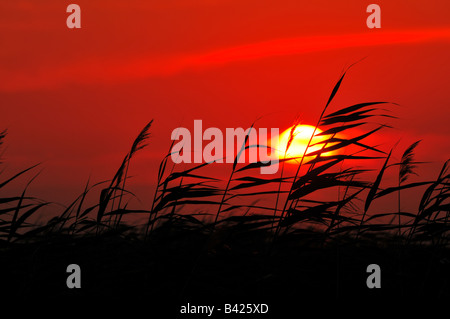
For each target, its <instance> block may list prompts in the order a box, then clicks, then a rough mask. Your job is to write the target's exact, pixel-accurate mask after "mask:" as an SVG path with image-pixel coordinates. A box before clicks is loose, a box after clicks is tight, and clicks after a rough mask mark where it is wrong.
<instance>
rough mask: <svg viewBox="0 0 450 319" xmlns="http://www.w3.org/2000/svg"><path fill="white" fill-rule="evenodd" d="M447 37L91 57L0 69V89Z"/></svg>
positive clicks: (376, 37) (361, 38)
mask: <svg viewBox="0 0 450 319" xmlns="http://www.w3.org/2000/svg"><path fill="white" fill-rule="evenodd" d="M442 40H444V41H449V40H450V29H448V28H446V29H427V30H409V31H388V32H385V31H381V30H371V31H369V32H366V33H360V34H346V35H333V36H313V37H298V38H286V39H274V40H268V41H263V42H258V43H251V44H246V45H239V46H233V47H228V48H223V49H217V50H212V51H208V52H202V53H191V54H179V55H176V56H171V57H155V56H146V57H131V58H129V59H124V58H114V57H109V58H104V57H93V58H90V59H89V60H86V61H79V62H77V63H72V64H70V65H63V66H61V67H47V68H45V69H42V68H41V69H29V70H26V71H24V70H20V71H14V70H3V71H2V70H0V71H1V72H0V90H1V91H21V90H35V89H46V88H55V87H59V86H63V85H67V84H70V83H78V84H95V83H120V82H126V81H130V80H138V79H145V78H152V77H167V76H172V75H176V74H179V73H181V72H186V71H192V70H204V69H209V68H212V67H217V66H221V65H226V64H229V63H233V62H238V61H249V60H258V59H264V58H267V57H276V56H279V57H281V56H287V55H296V54H305V53H312V52H319V51H328V50H337V49H344V48H353V47H369V46H380V45H394V44H395V45H397V44H408V43H418V42H427V41H442Z"/></svg>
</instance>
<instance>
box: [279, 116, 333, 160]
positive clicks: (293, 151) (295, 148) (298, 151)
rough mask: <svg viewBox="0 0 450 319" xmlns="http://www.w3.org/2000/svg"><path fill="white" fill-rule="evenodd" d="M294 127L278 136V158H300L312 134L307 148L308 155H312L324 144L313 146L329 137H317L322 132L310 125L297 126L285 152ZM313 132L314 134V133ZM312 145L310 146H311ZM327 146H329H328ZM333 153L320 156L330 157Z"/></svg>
mask: <svg viewBox="0 0 450 319" xmlns="http://www.w3.org/2000/svg"><path fill="white" fill-rule="evenodd" d="M293 128H294V126H291V127H289V128H288V129H287V130H285V131H284V132H283V133H281V134H280V136H279V144H278V146H277V147H276V154H277V156H278V158H285V157H286V158H291V157H300V158H301V157H302V156H303V155H304V154H305V150H306V147H307V146H308V143H309V141H310V139H311V136H312V135H313V134H314V137H313V139H312V141H311V143H310V146H309V148H308V152H307V154H308V153H312V152H314V151H317V150H320V149H321V148H322V147H323V145H324V144H319V145H314V144H316V143H319V142H321V141H324V140H326V139H327V138H329V136H322V135H319V134H320V133H322V130H321V129H319V128H317V129H316V128H315V127H314V126H311V125H306V124H303V125H297V127H296V128H295V130H294V133H293V139H292V141H291V143H290V145H289V148H288V150H287V152H286V147H287V144H288V141H289V137H290V134H291V131H292V129H293ZM314 131H315V132H314ZM311 145H312V146H311ZM328 146H329V145H328ZM332 153H333V152H327V153H325V154H322V156H329V155H332Z"/></svg>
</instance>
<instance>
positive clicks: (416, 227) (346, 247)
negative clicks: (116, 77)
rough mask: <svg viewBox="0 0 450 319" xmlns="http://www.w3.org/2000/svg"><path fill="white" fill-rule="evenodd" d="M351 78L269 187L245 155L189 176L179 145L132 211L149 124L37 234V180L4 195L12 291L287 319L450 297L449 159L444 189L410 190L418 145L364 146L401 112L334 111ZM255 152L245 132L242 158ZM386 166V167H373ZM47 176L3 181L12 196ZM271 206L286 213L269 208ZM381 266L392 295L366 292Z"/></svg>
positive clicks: (4, 240) (6, 279)
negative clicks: (305, 312)
mask: <svg viewBox="0 0 450 319" xmlns="http://www.w3.org/2000/svg"><path fill="white" fill-rule="evenodd" d="M345 75H346V73H344V74H343V75H342V76H341V77H340V79H339V80H338V82H337V84H336V85H335V86H334V88H333V90H332V93H331V95H330V97H329V100H328V102H327V104H326V105H325V107H324V109H323V112H322V114H321V115H320V117H319V119H318V121H317V125H316V128H317V127H320V128H321V129H322V130H323V132H322V133H321V135H323V136H327V138H326V139H325V140H323V141H320V142H318V143H313V140H312V137H311V140H310V141H309V143H308V147H307V148H306V150H305V154H303V156H302V157H301V158H297V159H290V158H283V159H280V160H279V162H280V164H281V170H280V172H279V173H278V174H277V175H273V176H270V177H267V176H264V177H262V176H261V175H259V174H258V173H257V171H258V169H259V168H260V167H261V166H263V165H266V164H264V163H251V164H238V156H239V155H238V156H236V159H235V161H234V163H233V165H232V167H231V170H230V174H229V178H228V179H227V180H225V181H222V180H220V179H218V178H216V177H215V176H208V175H207V174H203V173H202V172H203V170H204V169H205V168H206V167H208V166H209V165H211V163H202V164H198V165H192V166H191V167H188V168H185V169H179V166H176V165H174V164H171V161H170V156H171V152H172V146H173V144H172V145H171V147H170V149H169V151H168V153H167V154H166V156H164V158H163V160H162V161H161V163H160V166H159V170H158V174H157V181H156V189H155V193H154V195H153V201H152V204H151V206H150V207H148V208H146V209H130V208H128V206H129V201H130V199H132V198H133V197H134V194H132V193H131V192H130V191H128V190H127V189H126V182H127V179H128V167H129V165H130V163H131V159H132V158H133V157H134V156H135V154H136V153H137V152H139V150H141V149H142V148H144V147H145V146H146V143H147V139H148V137H149V134H150V128H151V124H152V122H150V123H148V124H147V125H146V126H145V127H144V128H143V130H142V131H141V132H140V134H139V135H138V137H137V138H136V139H135V141H134V142H133V144H132V147H131V149H130V151H129V152H128V153H127V154H126V155H125V157H124V159H123V161H122V163H121V165H120V167H119V169H118V170H117V172H116V173H115V175H114V176H113V178H112V179H111V180H110V181H106V182H99V183H96V184H92V185H90V182H88V183H87V185H86V187H85V190H84V191H83V193H82V194H81V195H79V196H78V197H77V198H76V199H75V200H74V201H73V202H72V203H70V204H69V205H68V206H67V207H66V208H64V209H63V210H62V211H61V212H60V213H58V215H57V216H56V217H53V218H51V219H49V220H48V221H46V222H45V223H41V224H38V225H36V224H34V223H32V222H29V221H30V220H31V217H32V216H35V215H36V214H38V213H39V212H40V211H42V210H43V209H44V207H48V206H49V204H50V203H48V202H44V201H41V200H39V199H37V198H33V197H29V196H28V195H27V194H28V187H29V185H30V183H31V181H32V180H33V179H34V178H35V176H34V177H32V178H29V180H28V181H27V182H26V186H25V187H24V190H23V192H22V194H20V195H19V196H15V197H0V247H1V250H0V254H1V256H2V263H1V264H2V266H1V267H2V270H1V273H2V276H3V278H2V279H1V282H3V287H6V288H5V289H4V290H3V291H4V292H7V294H8V296H10V297H11V296H13V297H14V298H22V299H24V300H26V299H34V298H37V296H36V295H37V294H39V295H40V297H44V296H45V297H46V298H66V297H71V298H74V297H77V298H94V299H96V298H97V299H98V298H106V299H107V300H121V301H123V300H125V299H127V298H129V299H130V300H134V301H139V300H150V301H149V302H153V304H154V305H160V304H162V303H164V302H169V303H172V304H173V305H180V304H181V303H183V302H186V300H199V302H200V304H201V303H203V304H204V303H205V302H206V300H212V302H214V301H217V300H234V301H236V302H240V303H242V302H248V301H249V300H252V301H253V302H266V303H269V304H270V303H273V304H274V306H273V307H275V309H277V310H279V311H281V309H282V308H283V307H284V308H283V309H285V307H286V304H288V303H289V302H288V301H289V300H291V301H292V300H306V299H311V300H312V299H315V298H324V299H328V300H352V301H354V300H357V299H366V300H367V298H369V299H370V298H372V299H373V298H381V299H386V300H388V299H391V300H392V299H394V300H397V299H398V298H401V297H404V298H405V299H407V298H411V297H420V296H422V297H425V296H426V297H430V298H434V299H439V298H440V299H445V298H448V297H450V289H449V288H450V287H449V282H448V280H449V277H450V255H449V252H450V250H449V237H448V234H449V230H450V222H449V214H450V201H449V198H450V193H449V190H450V188H449V185H450V184H449V176H450V175H449V167H448V166H449V161H447V162H445V163H444V164H443V166H442V169H441V171H440V172H439V173H438V174H437V178H436V179H435V180H430V181H420V182H408V181H407V179H408V176H409V175H411V174H414V172H415V169H416V165H417V164H419V163H418V162H415V160H414V149H415V147H416V146H417V144H418V142H416V143H414V144H412V145H411V146H410V147H408V148H407V149H406V150H405V151H404V153H403V156H402V157H401V161H400V162H398V163H396V162H393V160H392V158H393V156H392V154H393V153H394V152H395V151H396V149H391V150H383V149H380V147H379V146H374V145H369V144H367V143H366V142H365V140H367V138H368V137H370V136H373V135H375V134H377V133H379V131H381V130H384V129H387V128H389V126H388V125H386V124H383V123H379V124H374V122H373V121H379V120H382V119H385V118H392V116H391V115H389V114H388V110H386V109H384V107H387V106H388V105H389V103H387V102H382V101H381V102H365V103H359V104H355V105H351V106H346V107H342V108H339V109H338V110H337V111H334V112H331V113H330V112H328V110H329V108H330V105H331V104H332V102H333V99H334V97H335V96H336V94H337V93H338V91H339V88H340V86H341V84H342V82H343V80H344V78H345ZM293 132H294V130H291V135H292V134H293ZM5 137H6V131H4V132H2V133H0V146H1V143H3V140H4V138H5ZM292 138H293V136H291V137H290V140H291V141H292ZM318 145H319V146H320V147H321V148H320V149H319V150H317V146H318ZM289 146H290V143H288V145H287V148H289ZM312 146H315V147H316V148H315V150H314V151H310V150H309V149H311V147H312ZM251 147H255V145H250V144H249V141H248V136H247V138H246V139H245V142H244V144H243V145H242V147H241V153H242V152H244V151H246V150H248V149H249V148H251ZM256 147H258V146H256ZM259 147H261V146H259ZM330 152H334V153H332V154H333V155H329V154H330ZM285 153H287V149H286V152H285ZM324 154H327V155H326V156H325V155H324ZM293 160H296V161H297V164H296V165H297V167H296V170H295V173H294V174H293V175H292V176H287V175H288V174H289V171H288V170H285V169H284V167H285V165H292V164H286V162H288V161H291V162H292V161H293ZM374 162H375V163H380V164H381V168H379V169H378V170H374V169H372V168H370V167H366V166H364V163H369V164H370V163H371V164H373V163H374ZM225 167H229V166H225ZM361 167H362V168H361ZM396 167H397V169H398V171H399V173H398V184H397V185H393V186H385V183H384V180H383V178H384V177H385V175H386V174H388V173H390V171H392V170H393V169H394V168H396ZM35 169H36V166H33V167H30V168H27V169H24V170H23V171H20V172H19V173H16V174H14V175H13V176H12V177H9V178H6V179H5V180H4V181H1V182H0V194H1V191H2V190H3V189H5V188H6V187H7V186H8V184H9V183H10V182H12V181H15V180H18V179H23V178H24V175H26V174H29V173H32V172H33V171H34V170H35ZM374 172H375V173H376V174H375V176H374V179H373V180H368V179H367V176H372V175H373V173H374ZM2 174H4V173H2ZM371 174H372V175H371ZM0 177H1V175H0ZM406 189H416V192H417V194H419V193H420V194H422V195H421V198H420V203H419V205H418V207H417V209H416V210H415V211H404V210H402V205H401V199H402V198H401V197H400V194H401V192H402V191H404V190H406ZM92 192H98V193H99V195H98V202H96V203H95V204H87V203H86V197H87V195H88V194H90V193H92ZM392 195H397V203H396V204H395V205H394V206H396V207H392V211H389V209H390V208H384V209H385V210H386V211H381V212H380V211H379V208H377V207H375V206H374V203H376V202H377V201H379V200H381V199H383V198H389V197H388V196H392ZM261 198H272V199H273V203H274V204H271V205H265V204H260V203H258V200H259V199H261ZM391 202H394V201H391ZM142 219H143V220H144V222H139V223H138V222H136V223H134V224H133V223H130V222H129V221H130V220H135V221H137V220H140V221H141V220H142ZM394 219H397V221H398V222H397V223H394V222H393V220H394ZM124 220H127V222H125V221H124ZM70 263H78V264H80V266H81V268H82V269H83V288H82V289H81V290H69V289H67V287H66V286H65V278H66V275H67V274H66V273H65V267H66V266H67V265H68V264H70ZM372 263H376V264H379V265H380V266H381V268H382V271H383V272H382V273H383V288H382V289H368V288H367V286H366V284H365V280H366V278H367V273H366V267H367V266H368V265H369V264H372ZM277 302H278V303H277ZM281 304H284V306H283V307H282V306H280V305H281ZM277 307H278V308H277ZM175 308H177V306H173V307H172V308H171V309H175ZM175 310H176V309H175Z"/></svg>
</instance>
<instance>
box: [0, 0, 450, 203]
mask: <svg viewBox="0 0 450 319" xmlns="http://www.w3.org/2000/svg"><path fill="white" fill-rule="evenodd" d="M76 3H77V4H79V5H80V7H81V10H82V11H81V12H82V13H81V15H82V16H81V18H82V22H81V23H82V28H81V29H78V30H69V29H68V28H67V27H66V23H65V22H66V18H67V16H68V14H67V13H66V7H67V5H68V4H70V2H67V3H64V2H61V1H56V0H42V1H36V0H34V1H20V0H17V1H9V2H2V3H0V105H1V106H0V107H1V112H0V114H1V115H0V116H1V117H0V129H3V128H7V129H8V132H9V135H8V139H7V149H6V151H5V152H4V154H3V158H4V160H5V162H6V163H8V170H7V172H13V171H14V170H17V169H20V168H24V167H26V166H29V165H32V164H34V163H37V162H43V165H42V167H43V168H44V171H43V172H42V174H41V176H40V177H39V178H38V180H37V181H36V182H35V186H34V190H35V193H37V194H42V196H44V197H46V199H49V200H55V198H58V199H59V198H60V199H61V201H63V202H64V201H67V200H69V199H72V198H74V196H75V195H77V194H78V193H79V192H80V190H81V189H82V188H83V185H84V183H85V181H86V180H87V178H88V177H89V175H91V178H92V179H93V180H96V181H98V180H103V179H107V178H110V177H111V176H112V175H113V173H114V170H115V168H116V167H117V166H118V165H119V163H120V161H121V159H122V157H123V155H124V154H125V153H126V152H127V150H128V149H129V146H130V144H131V142H132V140H133V139H134V137H135V136H136V134H137V133H138V132H139V130H140V129H141V128H142V127H143V126H144V125H145V124H146V123H147V122H148V121H149V120H151V119H154V120H155V122H154V126H153V129H152V138H151V140H150V145H149V148H148V149H146V150H145V151H143V152H142V153H141V154H140V155H138V156H137V157H136V158H135V161H134V162H133V163H132V166H133V168H132V174H138V176H137V177H136V181H135V184H136V185H141V186H146V185H151V183H152V181H153V180H154V178H155V173H154V172H155V169H156V167H157V165H158V162H159V160H160V159H161V158H162V156H163V154H164V153H165V152H166V151H167V148H168V146H169V145H170V132H171V131H172V130H173V129H174V128H176V127H178V126H181V125H183V126H187V127H190V126H192V123H193V120H194V119H203V121H204V126H205V127H212V126H215V127H220V128H225V127H240V126H242V127H248V126H249V125H250V123H252V122H253V121H254V120H255V119H256V118H257V117H259V116H263V115H265V117H264V118H263V120H262V121H261V126H265V127H279V128H280V129H281V130H283V129H285V128H287V127H288V126H290V124H291V122H292V120H293V118H294V117H295V116H297V115H299V116H300V117H301V119H302V121H303V122H304V123H307V124H314V123H315V122H316V120H317V117H318V116H319V114H320V112H321V110H322V107H323V105H324V103H326V101H327V99H328V96H329V94H330V91H331V89H332V87H333V85H334V83H335V82H336V81H337V79H338V78H339V76H340V75H341V73H342V71H343V70H344V69H345V68H346V67H348V66H349V65H351V64H352V63H354V62H356V61H359V60H361V59H362V58H365V59H364V60H362V61H361V62H360V63H358V64H357V65H355V66H354V67H352V68H351V70H350V72H349V73H348V75H347V77H346V79H345V81H344V83H343V85H342V87H341V90H340V92H339V94H338V96H337V97H336V100H335V101H334V103H335V104H334V106H335V107H337V106H344V105H350V104H351V103H358V102H367V101H374V100H377V101H379V100H382V101H391V102H395V103H398V104H400V106H399V107H397V108H395V109H393V111H394V115H396V116H398V117H399V118H400V119H399V120H397V121H395V122H394V123H392V124H394V125H395V129H394V130H391V131H389V132H386V133H384V135H383V138H382V140H381V141H380V142H381V143H384V144H385V145H386V148H389V147H391V146H392V145H393V144H394V143H395V142H397V141H398V140H399V139H401V142H400V144H399V147H400V148H402V149H404V148H406V147H407V146H408V145H409V144H410V143H411V142H413V141H415V140H417V139H423V143H422V144H421V145H420V147H419V148H418V149H417V151H418V157H419V158H420V159H421V160H423V161H430V162H433V163H432V164H428V165H427V166H426V168H425V173H426V174H433V175H435V174H437V173H438V169H439V167H440V165H441V163H442V162H443V161H444V160H445V159H447V158H448V157H449V154H450V152H449V150H450V149H449V144H448V140H449V137H450V128H449V126H448V118H449V111H448V102H449V101H450V90H448V84H449V80H448V74H450V62H449V60H448V56H449V49H450V19H449V18H448V12H450V10H449V9H450V4H448V2H447V1H444V0H441V1H426V2H425V1H415V0H410V1H376V2H375V3H377V4H379V5H380V7H381V19H382V22H381V23H382V28H381V29H379V30H374V29H368V28H367V26H366V23H365V21H366V18H367V16H368V14H367V13H366V7H367V5H368V4H370V3H372V2H366V1H345V2H344V1H298V0H292V1H261V0H259V1H225V0H218V1H210V0H209V1H206V0H192V1H190V0H184V1H181V0H167V1H136V0H131V1H111V0H110V1H104V0H98V1H77V2H76ZM139 192H140V193H141V195H143V194H145V193H146V192H147V188H146V187H143V188H140V190H139Z"/></svg>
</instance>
